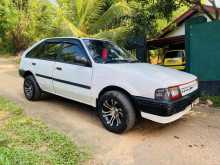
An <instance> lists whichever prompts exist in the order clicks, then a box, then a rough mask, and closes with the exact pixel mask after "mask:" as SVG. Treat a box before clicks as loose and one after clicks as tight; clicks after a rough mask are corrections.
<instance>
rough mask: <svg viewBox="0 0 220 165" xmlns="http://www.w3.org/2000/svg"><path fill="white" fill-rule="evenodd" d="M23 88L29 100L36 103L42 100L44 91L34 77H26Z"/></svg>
mask: <svg viewBox="0 0 220 165" xmlns="http://www.w3.org/2000/svg"><path fill="white" fill-rule="evenodd" d="M23 88H24V95H25V97H26V98H27V99H28V100H30V101H35V100H39V99H40V98H41V93H42V91H41V89H40V87H39V85H38V84H37V82H36V80H35V78H34V77H33V76H32V75H30V76H27V77H25V79H24V85H23Z"/></svg>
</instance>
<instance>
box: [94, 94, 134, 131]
mask: <svg viewBox="0 0 220 165" xmlns="http://www.w3.org/2000/svg"><path fill="white" fill-rule="evenodd" d="M97 110H98V116H99V118H100V120H101V122H102V124H103V126H104V127H105V128H106V129H107V130H109V131H111V132H114V133H118V134H120V133H123V132H126V131H128V130H129V129H131V128H133V126H134V125H135V121H136V113H135V110H134V108H133V105H132V103H131V101H130V99H129V98H128V97H127V96H126V95H125V94H123V93H121V92H119V91H109V92H106V93H105V94H103V95H102V96H101V97H100V99H99V101H98V109H97Z"/></svg>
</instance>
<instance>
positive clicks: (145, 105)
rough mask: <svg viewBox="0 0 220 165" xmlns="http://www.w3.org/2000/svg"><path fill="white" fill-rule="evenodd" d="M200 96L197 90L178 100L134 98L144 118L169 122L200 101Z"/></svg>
mask: <svg viewBox="0 0 220 165" xmlns="http://www.w3.org/2000/svg"><path fill="white" fill-rule="evenodd" d="M198 98H199V91H198V90H197V91H195V92H193V93H190V94H188V95H186V96H184V97H182V98H181V99H180V100H177V101H158V100H154V99H148V98H144V97H134V100H135V107H136V108H137V109H138V110H140V112H141V116H142V117H143V118H146V119H149V120H152V121H155V122H158V123H169V122H172V121H175V120H177V119H179V118H180V117H181V116H183V115H184V114H185V113H187V112H188V111H189V110H190V109H191V108H192V106H193V105H194V104H197V103H198Z"/></svg>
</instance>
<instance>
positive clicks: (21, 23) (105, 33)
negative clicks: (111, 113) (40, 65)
mask: <svg viewBox="0 0 220 165" xmlns="http://www.w3.org/2000/svg"><path fill="white" fill-rule="evenodd" d="M178 7H179V5H178V3H177V2H176V1H175V0H157V1H154V0H57V4H52V3H51V2H49V0H34V1H33V0H1V2H0V52H2V51H5V52H9V51H10V52H14V53H19V52H20V51H22V50H24V49H26V48H27V47H28V46H30V45H31V44H32V43H34V42H36V41H38V40H40V39H42V38H47V37H58V36H78V37H96V38H106V39H110V40H114V41H115V42H117V43H120V45H124V44H125V43H126V41H127V40H129V38H131V37H135V36H137V35H142V36H143V37H145V38H146V37H148V38H150V37H152V36H154V35H155V34H156V32H158V31H159V30H160V29H161V27H162V26H165V24H166V23H167V20H168V21H169V19H170V18H172V16H173V11H176V10H177V9H178Z"/></svg>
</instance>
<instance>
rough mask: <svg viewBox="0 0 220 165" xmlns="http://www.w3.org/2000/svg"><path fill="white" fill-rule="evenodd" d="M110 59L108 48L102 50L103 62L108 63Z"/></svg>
mask: <svg viewBox="0 0 220 165" xmlns="http://www.w3.org/2000/svg"><path fill="white" fill-rule="evenodd" d="M107 58H108V50H107V49H106V48H103V49H102V60H103V61H106V60H107Z"/></svg>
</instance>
